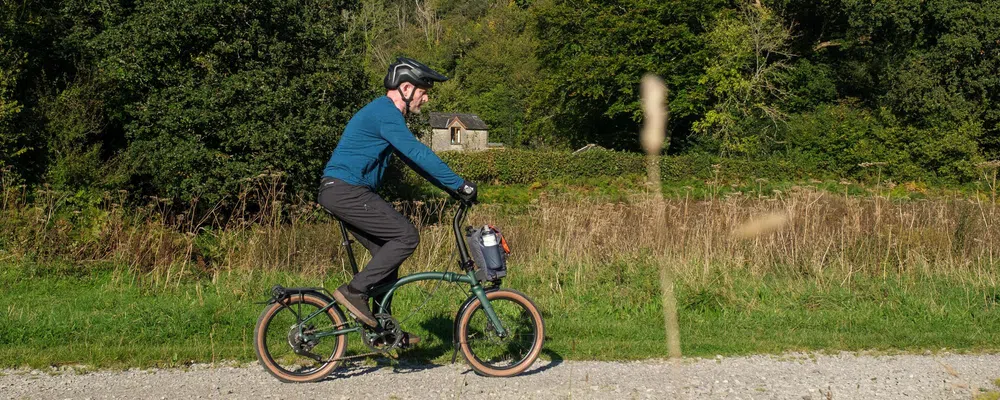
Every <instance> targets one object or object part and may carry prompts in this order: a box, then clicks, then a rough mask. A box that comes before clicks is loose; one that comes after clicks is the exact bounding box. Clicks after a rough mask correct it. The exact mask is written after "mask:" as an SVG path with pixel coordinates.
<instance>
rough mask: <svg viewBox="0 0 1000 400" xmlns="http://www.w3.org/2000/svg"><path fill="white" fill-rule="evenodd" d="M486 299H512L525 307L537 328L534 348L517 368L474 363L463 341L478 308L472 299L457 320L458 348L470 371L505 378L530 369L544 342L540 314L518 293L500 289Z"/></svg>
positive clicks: (528, 300)
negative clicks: (496, 367)
mask: <svg viewBox="0 0 1000 400" xmlns="http://www.w3.org/2000/svg"><path fill="white" fill-rule="evenodd" d="M486 298H487V299H490V300H493V299H499V298H507V299H513V300H515V301H517V302H519V303H521V304H524V305H526V306H527V308H528V311H530V312H531V317H532V318H533V319H534V320H535V325H536V326H537V327H538V332H536V337H535V344H534V347H533V348H532V350H531V353H530V354H529V355H528V357H527V358H526V359H525V361H524V362H523V363H522V364H521V365H519V366H517V368H512V369H503V370H497V369H493V368H490V367H488V366H485V365H483V364H482V363H480V362H478V361H476V357H474V356H473V355H472V350H471V349H469V343H467V342H466V341H465V337H466V335H468V329H469V319H471V318H472V314H473V313H475V311H476V309H477V308H480V304H479V299H473V300H472V303H470V304H469V307H468V308H466V311H465V312H464V313H462V316H461V317H460V319H459V328H458V340H459V341H461V342H460V343H459V348H460V349H461V350H462V356H463V357H465V360H466V361H468V362H469V365H471V366H472V369H474V370H476V371H477V372H480V373H482V374H484V375H487V376H494V377H501V378H506V377H510V376H514V375H517V374H520V373H522V372H524V370H526V369H528V368H529V367H531V365H532V364H534V363H535V360H537V359H538V354H540V353H541V352H542V344H543V343H544V341H545V321H544V320H543V319H542V314H541V312H539V311H538V307H536V306H535V303H533V302H532V301H531V300H530V299H528V297H527V296H525V295H524V294H522V293H520V292H518V291H514V290H509V289H501V290H497V291H495V292H489V293H486Z"/></svg>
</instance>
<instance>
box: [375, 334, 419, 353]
mask: <svg viewBox="0 0 1000 400" xmlns="http://www.w3.org/2000/svg"><path fill="white" fill-rule="evenodd" d="M417 343H420V336H417V335H414V334H412V333H410V332H406V331H403V340H400V341H399V347H400V348H401V349H408V348H410V346H413V345H415V344H417ZM374 344H375V346H381V345H382V339H375V342H374Z"/></svg>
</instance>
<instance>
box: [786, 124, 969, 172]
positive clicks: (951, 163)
mask: <svg viewBox="0 0 1000 400" xmlns="http://www.w3.org/2000/svg"><path fill="white" fill-rule="evenodd" d="M981 134H982V127H981V126H979V125H978V124H975V123H961V124H948V125H945V126H938V127H929V128H917V127H914V126H904V125H900V124H899V123H898V121H897V120H896V118H895V117H894V116H893V115H892V114H891V113H889V112H888V111H882V112H881V113H877V114H876V113H873V112H870V111H868V110H864V109H860V108H857V107H854V106H852V105H850V104H840V105H836V106H821V107H819V108H817V109H816V110H815V111H812V112H808V113H802V114H798V115H795V116H793V117H792V118H791V119H790V120H789V121H788V125H787V139H788V145H789V149H790V150H789V154H790V157H789V158H790V159H791V160H795V161H796V164H798V165H801V166H802V167H803V168H806V169H811V170H819V171H829V172H831V173H833V174H835V175H839V176H846V177H855V178H857V177H862V176H867V175H870V172H868V171H865V168H864V167H862V166H861V165H867V164H866V163H876V164H877V165H882V176H883V177H885V178H888V179H894V180H897V181H906V180H918V181H929V182H935V183H962V182H968V181H970V180H973V179H975V165H976V164H977V163H978V162H979V161H980V159H981V156H979V150H978V147H977V145H976V138H978V137H979V136H980V135H981Z"/></svg>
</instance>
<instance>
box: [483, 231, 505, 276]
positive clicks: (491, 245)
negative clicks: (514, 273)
mask: <svg viewBox="0 0 1000 400" xmlns="http://www.w3.org/2000/svg"><path fill="white" fill-rule="evenodd" d="M482 232H483V258H484V259H485V261H486V265H485V267H486V271H487V275H489V277H490V278H493V277H495V274H496V271H497V270H498V269H500V267H502V266H503V259H502V258H500V257H501V256H500V243H499V240H497V234H496V232H495V231H493V230H492V229H490V226H489V225H486V226H484V227H483V231H482Z"/></svg>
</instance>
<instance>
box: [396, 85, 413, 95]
mask: <svg viewBox="0 0 1000 400" xmlns="http://www.w3.org/2000/svg"><path fill="white" fill-rule="evenodd" d="M413 88H414V86H413V84H412V83H410V82H403V83H400V84H399V90H401V91H402V92H403V96H407V97H408V96H410V93H411V92H412V91H413Z"/></svg>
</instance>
